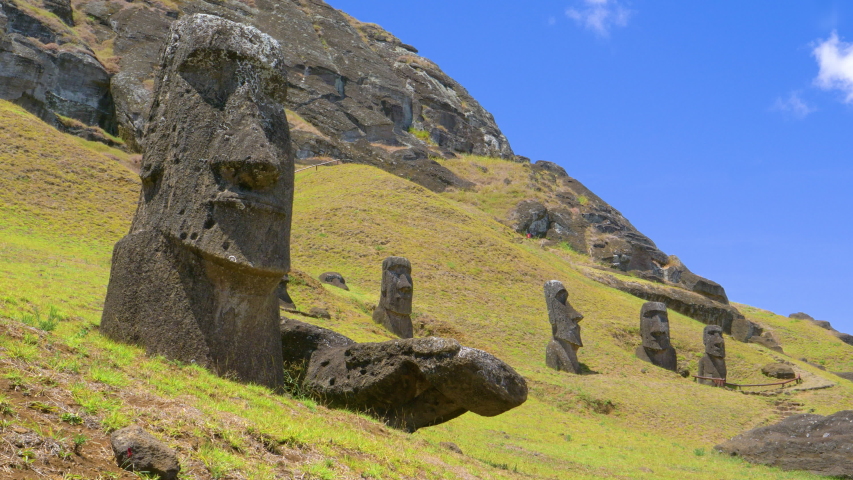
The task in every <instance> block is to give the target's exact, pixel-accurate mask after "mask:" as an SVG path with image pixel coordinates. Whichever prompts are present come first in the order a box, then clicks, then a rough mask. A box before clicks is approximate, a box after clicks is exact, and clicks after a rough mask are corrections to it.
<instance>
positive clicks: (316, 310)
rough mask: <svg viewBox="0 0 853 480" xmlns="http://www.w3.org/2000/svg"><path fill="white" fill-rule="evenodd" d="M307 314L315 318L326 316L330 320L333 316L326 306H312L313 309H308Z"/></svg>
mask: <svg viewBox="0 0 853 480" xmlns="http://www.w3.org/2000/svg"><path fill="white" fill-rule="evenodd" d="M306 315H308V316H309V317H313V318H324V319H326V320H330V319H331V318H332V314H331V313H329V311H328V310H326V309H325V308H321V307H311V309H310V310H308V312H307V313H306Z"/></svg>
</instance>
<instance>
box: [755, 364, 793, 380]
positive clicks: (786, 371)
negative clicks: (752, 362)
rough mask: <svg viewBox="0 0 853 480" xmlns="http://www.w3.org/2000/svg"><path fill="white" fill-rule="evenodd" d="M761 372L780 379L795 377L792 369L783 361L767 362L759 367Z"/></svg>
mask: <svg viewBox="0 0 853 480" xmlns="http://www.w3.org/2000/svg"><path fill="white" fill-rule="evenodd" d="M761 373H763V374H764V375H766V376H768V377H771V378H778V379H781V380H787V379H790V378H797V374H796V373H795V372H794V369H793V368H792V367H791V366H790V365H785V364H784V363H769V364H767V365H765V366H763V367H761Z"/></svg>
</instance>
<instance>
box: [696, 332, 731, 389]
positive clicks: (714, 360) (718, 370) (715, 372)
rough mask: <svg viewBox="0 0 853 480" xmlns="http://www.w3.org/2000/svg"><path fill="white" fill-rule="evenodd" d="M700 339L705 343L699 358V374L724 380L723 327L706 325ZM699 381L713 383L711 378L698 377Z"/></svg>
mask: <svg viewBox="0 0 853 480" xmlns="http://www.w3.org/2000/svg"><path fill="white" fill-rule="evenodd" d="M702 341H703V343H704V344H705V355H703V356H702V358H701V359H699V374H698V375H699V376H700V377H710V378H718V379H722V380H725V379H726V374H727V369H726V343H725V339H724V338H723V329H722V328H720V327H719V326H717V325H708V326H706V327H705V330H704V331H703V333H702ZM698 381H699V383H702V384H705V385H714V381H713V380H705V379H699V380H698Z"/></svg>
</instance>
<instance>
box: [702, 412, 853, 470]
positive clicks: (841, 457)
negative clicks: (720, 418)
mask: <svg viewBox="0 0 853 480" xmlns="http://www.w3.org/2000/svg"><path fill="white" fill-rule="evenodd" d="M714 448H715V449H717V450H718V451H720V452H723V453H728V454H730V455H732V456H740V457H742V458H743V459H744V460H746V461H748V462H751V463H758V464H762V465H771V466H774V467H778V468H781V469H782V470H807V471H809V472H811V473H814V474H817V475H825V476H830V477H840V478H853V410H844V411H840V412H837V413H834V414H832V415H828V416H825V417H824V416H821V415H814V414H808V413H806V414H799V415H793V416H790V417H788V418H786V419H785V420H782V421H781V422H779V423H777V424H775V425H769V426H766V427H759V428H755V429H753V430H750V431H748V432H745V433H742V434H740V435H738V436H736V437H735V438H733V439H731V440H729V441H727V442H723V443H722V444H720V445H717V446H716V447H714Z"/></svg>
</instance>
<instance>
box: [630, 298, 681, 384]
mask: <svg viewBox="0 0 853 480" xmlns="http://www.w3.org/2000/svg"><path fill="white" fill-rule="evenodd" d="M640 335H642V337H643V344H642V345H640V346H639V347H637V350H636V352H635V353H636V354H637V358H639V359H640V360H643V361H646V362H649V363H651V364H653V365H656V366H658V367H661V368H665V369H667V370H672V371H673V372H674V371H676V370H677V368H678V362H677V359H676V355H675V349H674V348H672V345H671V344H670V342H669V318H668V317H667V314H666V304H665V303H661V302H646V303H644V304H643V308H642V309H641V310H640Z"/></svg>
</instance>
